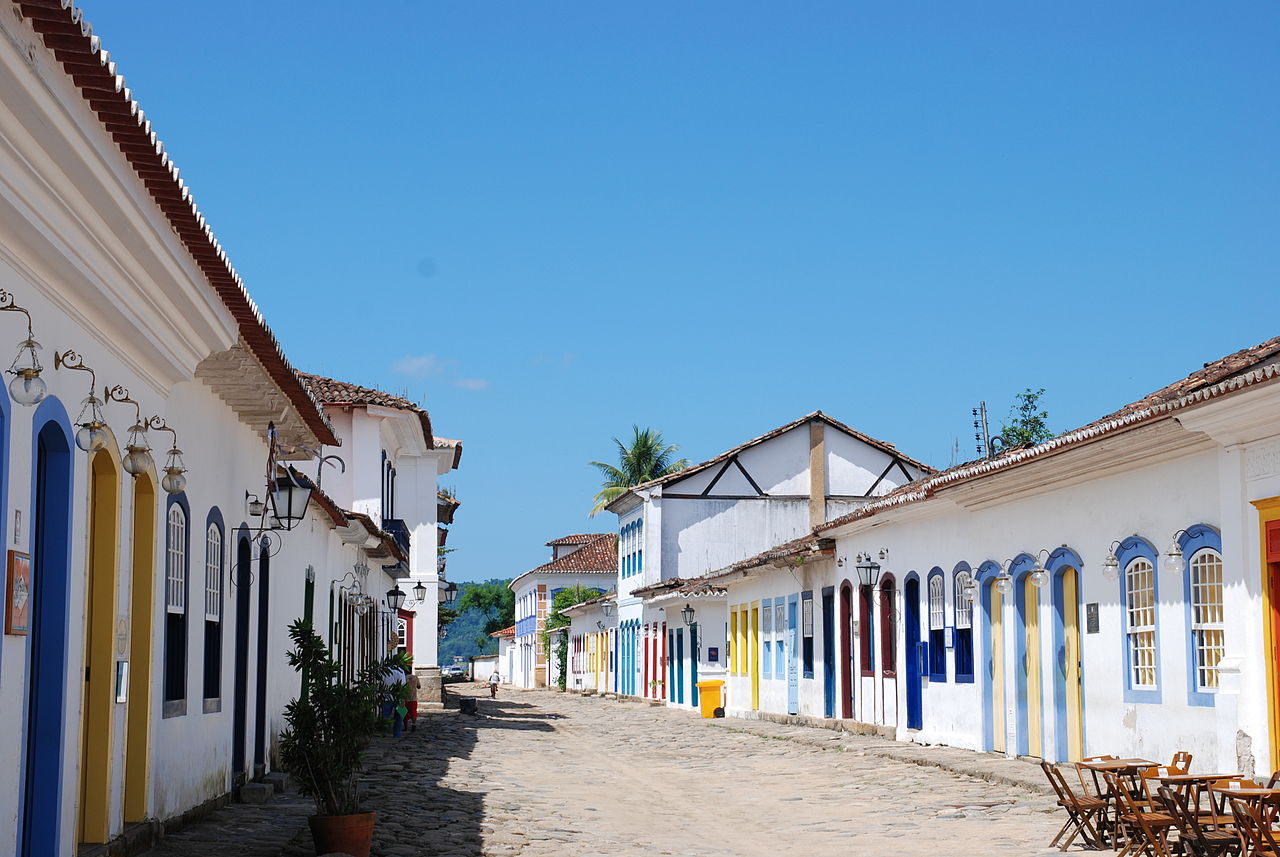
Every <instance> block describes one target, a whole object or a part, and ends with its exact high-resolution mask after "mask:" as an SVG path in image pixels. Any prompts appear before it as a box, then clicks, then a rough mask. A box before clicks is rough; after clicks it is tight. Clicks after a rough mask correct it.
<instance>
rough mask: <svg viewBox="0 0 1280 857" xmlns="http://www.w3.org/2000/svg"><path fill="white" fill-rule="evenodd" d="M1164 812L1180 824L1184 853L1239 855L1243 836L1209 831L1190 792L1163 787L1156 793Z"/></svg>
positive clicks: (1207, 856)
mask: <svg viewBox="0 0 1280 857" xmlns="http://www.w3.org/2000/svg"><path fill="white" fill-rule="evenodd" d="M1156 794H1157V795H1158V796H1159V798H1160V800H1161V802H1162V803H1163V804H1164V808H1165V811H1166V812H1168V813H1169V814H1170V815H1172V816H1173V819H1174V821H1175V822H1177V824H1178V835H1179V836H1180V838H1181V842H1182V847H1183V850H1185V851H1186V852H1187V853H1189V854H1191V855H1193V857H1225V855H1228V854H1239V853H1240V836H1239V834H1238V833H1237V832H1236V830H1235V828H1234V827H1231V828H1221V827H1210V826H1207V825H1205V824H1203V823H1202V821H1201V817H1200V813H1199V812H1198V811H1197V809H1196V806H1195V804H1194V803H1192V801H1191V796H1190V789H1178V788H1174V787H1173V786H1161V787H1160V788H1159V790H1158V791H1157V792H1156Z"/></svg>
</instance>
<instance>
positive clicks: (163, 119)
mask: <svg viewBox="0 0 1280 857" xmlns="http://www.w3.org/2000/svg"><path fill="white" fill-rule="evenodd" d="M83 6H84V8H85V13H86V17H87V18H88V19H89V20H90V21H91V22H92V23H93V25H94V31H95V33H97V34H98V35H99V36H101V37H102V38H103V41H104V45H105V47H106V48H107V49H108V50H110V51H111V53H112V58H113V59H115V60H116V61H117V62H118V63H119V69H120V71H121V73H123V74H124V75H125V76H126V79H127V80H128V83H129V85H130V86H131V87H132V89H133V91H134V93H135V95H136V97H137V98H138V99H139V100H140V102H141V103H142V105H143V107H144V109H146V111H147V113H148V116H149V117H150V118H151V119H152V121H153V123H154V127H155V128H156V130H157V131H158V133H159V134H160V136H161V138H162V139H163V140H164V141H165V143H166V146H167V149H168V151H169V153H170V154H171V155H172V156H173V158H174V159H175V161H176V162H177V164H178V165H179V166H180V167H181V168H182V171H183V177H184V179H186V180H187V181H188V183H189V184H190V185H191V187H192V189H193V191H194V193H195V195H196V199H197V201H198V202H199V204H200V206H201V208H202V210H203V211H204V213H205V214H206V216H207V217H208V218H209V220H210V221H211V223H212V224H213V226H214V229H215V231H216V234H217V235H218V237H219V239H220V240H221V241H222V243H223V245H224V246H225V247H226V249H227V251H228V253H229V254H230V256H231V258H232V260H233V262H234V264H235V265H236V267H237V269H238V270H239V271H240V273H241V274H242V276H243V277H244V278H245V280H246V282H247V284H248V286H249V289H250V291H251V292H252V293H253V295H254V296H255V298H256V299H257V300H258V302H259V303H260V304H261V305H262V307H263V309H264V311H265V313H266V315H267V318H268V320H269V322H270V324H271V325H272V327H273V329H274V330H275V332H276V334H277V335H278V336H279V337H280V339H281V340H282V342H283V343H284V345H285V348H286V350H287V352H288V354H289V355H290V357H291V358H292V359H293V361H294V362H295V364H296V365H297V366H298V367H299V368H301V369H304V370H307V371H312V372H319V373H323V374H329V375H332V376H334V377H338V378H342V379H345V380H348V381H353V382H356V383H361V384H367V385H370V386H378V387H382V388H384V389H388V390H392V391H396V392H400V393H406V394H408V395H409V396H410V397H412V398H414V399H417V400H420V401H423V402H424V403H425V404H426V406H427V407H428V408H429V409H430V410H431V414H432V419H433V421H434V424H435V427H436V431H437V433H439V434H441V435H445V436H449V437H458V438H461V439H462V440H463V441H464V444H465V453H464V457H463V466H462V469H461V470H460V471H458V472H457V473H455V474H452V475H451V476H450V477H448V478H446V479H445V484H447V485H454V486H456V488H457V490H458V493H459V497H460V499H461V500H462V502H463V505H462V507H461V509H460V511H459V514H458V520H457V523H456V525H455V526H454V528H453V533H452V534H451V535H450V542H449V544H450V546H454V547H456V548H457V549H458V550H457V552H456V553H455V554H454V555H453V556H452V557H451V561H450V576H451V577H452V578H453V579H457V580H468V579H482V578H487V577H495V576H502V577H506V576H511V575H514V574H518V573H520V572H522V571H524V570H527V569H528V568H530V567H532V566H534V565H537V564H539V563H540V562H542V561H544V560H545V559H546V557H547V552H546V551H547V549H546V548H544V547H543V546H542V545H543V543H544V542H546V541H547V540H549V539H552V538H554V537H556V536H559V535H562V534H565V533H570V532H582V531H590V530H605V529H612V527H613V520H612V516H607V515H602V516H600V517H598V518H596V519H594V520H589V519H588V518H587V517H586V511H587V510H588V509H589V508H590V506H591V498H592V495H593V494H594V493H595V491H596V490H598V487H599V486H598V479H597V477H596V474H595V473H594V471H593V470H592V469H590V468H588V467H587V466H586V462H587V461H588V460H590V459H593V458H602V457H609V456H611V455H612V443H611V441H610V438H611V437H613V436H624V435H625V434H627V433H629V431H630V426H631V425H632V424H633V423H638V424H640V425H641V426H653V427H655V428H657V429H660V430H661V431H663V432H664V433H665V434H666V436H667V438H668V440H669V441H672V442H675V443H678V444H680V446H681V448H682V454H684V455H687V456H688V457H689V458H691V459H693V460H695V461H697V460H702V459H705V458H708V457H710V456H713V455H715V454H718V453H719V452H721V451H723V450H724V449H726V448H729V447H731V446H734V445H736V444H738V443H740V442H741V441H743V440H746V439H748V438H750V437H753V436H755V435H757V434H760V433H762V432H765V431H768V430H769V429H771V428H774V427H776V426H778V425H781V424H783V423H785V422H787V421H789V420H792V419H794V418H795V417H797V416H800V415H801V414H804V413H806V412H808V411H811V410H815V409H822V410H825V411H827V412H828V413H830V414H831V415H833V416H835V417H836V418H837V419H840V420H843V421H845V422H848V423H850V424H852V425H853V426H855V427H856V428H859V429H861V430H863V431H866V432H868V433H870V434H872V435H875V436H877V437H880V438H883V439H885V440H889V441H892V442H894V443H896V444H898V445H899V447H901V448H902V449H903V450H904V451H906V452H907V453H909V454H911V455H914V456H915V457H917V458H921V459H923V460H925V461H927V462H929V463H932V464H934V465H936V466H946V465H948V464H949V463H950V462H951V460H952V448H953V444H954V443H956V442H957V441H958V442H959V450H960V457H961V460H964V459H965V458H969V457H972V455H973V443H972V440H971V429H970V425H969V423H970V416H969V411H970V408H971V407H973V406H974V405H975V404H976V403H977V402H978V401H979V400H980V399H985V400H987V401H988V403H989V404H990V407H991V409H992V411H993V414H994V415H995V416H996V417H997V420H996V422H997V423H998V422H999V418H1000V417H1002V416H1004V415H1005V414H1006V413H1007V410H1008V406H1009V404H1010V403H1011V402H1012V400H1013V397H1014V395H1015V394H1016V393H1017V392H1018V391H1020V390H1022V389H1023V388H1024V387H1029V386H1030V387H1044V388H1046V389H1047V390H1048V394H1047V397H1046V403H1047V405H1048V408H1049V411H1050V415H1051V420H1050V422H1051V427H1052V428H1054V429H1055V430H1058V431H1062V430H1066V429H1069V428H1072V427H1075V426H1077V425H1080V424H1083V423H1085V422H1088V421H1089V420H1092V419H1094V418H1095V417H1097V416H1100V415H1101V414H1104V413H1106V412H1108V411H1110V410H1112V409H1114V408H1116V407H1119V406H1120V405H1122V404H1124V403H1126V402H1129V401H1131V400H1134V399H1136V398H1139V397H1141V396H1142V395H1144V394H1146V393H1148V392H1150V391H1151V390H1153V389H1156V388H1158V387H1160V386H1162V385H1164V384H1166V383H1168V382H1169V381H1171V380H1174V379H1176V378H1178V377H1181V376H1183V375H1185V374H1187V373H1189V372H1191V371H1193V370H1194V369H1196V368H1197V367H1199V366H1200V364H1201V363H1203V362H1205V361H1207V360H1211V359H1215V358H1217V357H1219V356H1222V355H1223V354H1226V353H1228V352H1231V351H1234V350H1237V349H1239V348H1242V347H1245V346H1248V345H1252V344H1254V343H1256V342H1260V341H1262V340H1265V339H1268V338H1270V337H1271V336H1274V335H1276V334H1280V325H1277V324H1276V323H1275V321H1274V319H1275V318H1276V315H1277V309H1280V296H1278V295H1280V290H1277V288H1276V282H1277V273H1280V241H1277V227H1278V226H1280V217H1278V214H1280V211H1278V206H1280V202H1278V201H1280V159H1277V157H1276V153H1277V152H1278V151H1280V111H1278V110H1277V109H1276V107H1277V104H1276V93H1277V92H1280V54H1278V53H1277V52H1276V50H1275V45H1276V44H1277V43H1280V6H1277V5H1276V4H1274V3H1264V2H1241V3H1232V4H1192V3H1154V2H1144V3H1127V4H1115V3H1078V4H1069V5H1068V4H1058V5H1048V4H1026V3H983V4H940V3H935V4H918V3H909V2H903V3H897V2H895V3H885V4H876V5H872V4H866V3H853V2H830V3H828V2H810V3H805V4H801V5H797V4H783V3H764V2H744V0H734V2H727V0H702V1H701V2H698V3H687V2H655V0H646V2H644V3H629V4H613V3H610V4H604V3H595V2H592V3H588V2H573V3H570V2H547V3H537V4H533V3H523V2H489V3H470V2H452V3H444V2H416V1H415V2H408V0H387V2H382V3H369V4H352V3H338V2H324V0H319V1H318V2H312V3H308V4H301V5H300V4H275V3H260V2H254V3H249V2H230V0H222V2H219V3H172V2H165V3H161V2H156V0H127V2H125V0H84V2H83ZM353 10H359V14H353Z"/></svg>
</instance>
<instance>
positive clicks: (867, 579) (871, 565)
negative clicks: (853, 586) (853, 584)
mask: <svg viewBox="0 0 1280 857" xmlns="http://www.w3.org/2000/svg"><path fill="white" fill-rule="evenodd" d="M881 553H884V551H881ZM857 560H858V564H857V565H855V566H854V568H855V569H856V570H857V572H858V582H859V583H861V584H862V585H863V586H870V587H871V588H873V589H874V588H875V585H876V584H877V583H879V582H880V563H878V562H876V561H875V560H874V559H872V558H871V554H869V553H860V554H858V556H857Z"/></svg>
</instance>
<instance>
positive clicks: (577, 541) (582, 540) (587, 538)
mask: <svg viewBox="0 0 1280 857" xmlns="http://www.w3.org/2000/svg"><path fill="white" fill-rule="evenodd" d="M607 535H612V533H576V534H574V535H571V536H561V537H560V538H558V539H552V540H551V541H549V542H547V547H549V548H552V547H557V546H558V545H585V544H589V543H590V542H594V541H595V540H596V539H598V538H600V537H601V536H607Z"/></svg>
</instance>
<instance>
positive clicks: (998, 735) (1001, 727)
mask: <svg viewBox="0 0 1280 857" xmlns="http://www.w3.org/2000/svg"><path fill="white" fill-rule="evenodd" d="M1006 731H1007V728H1006V726H1005V722H1004V593H1003V592H1001V591H1000V587H998V586H996V585H995V582H994V581H993V582H992V583H991V739H992V742H993V743H992V749H994V750H995V751H996V752H997V753H1003V752H1005V743H1004V736H1005V732H1006Z"/></svg>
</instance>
